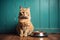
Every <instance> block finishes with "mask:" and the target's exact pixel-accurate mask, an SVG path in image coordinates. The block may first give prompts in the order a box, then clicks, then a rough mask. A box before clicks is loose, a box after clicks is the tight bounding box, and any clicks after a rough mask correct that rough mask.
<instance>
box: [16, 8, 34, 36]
mask: <svg viewBox="0 0 60 40" xmlns="http://www.w3.org/2000/svg"><path fill="white" fill-rule="evenodd" d="M33 30H34V26H33V25H32V22H31V15H30V8H23V7H20V11H19V16H18V26H17V31H18V34H19V35H20V37H22V36H28V35H31V33H32V32H33Z"/></svg>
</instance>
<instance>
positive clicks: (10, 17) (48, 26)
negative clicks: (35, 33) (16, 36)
mask: <svg viewBox="0 0 60 40" xmlns="http://www.w3.org/2000/svg"><path fill="white" fill-rule="evenodd" d="M59 4H60V0H0V33H12V32H15V31H16V29H15V28H16V26H17V23H18V14H19V6H20V5H21V6H23V7H30V9H31V17H32V18H31V21H32V23H33V25H34V27H35V30H40V31H44V32H48V33H51V32H53V33H55V32H60V31H59V30H60V5H59Z"/></svg>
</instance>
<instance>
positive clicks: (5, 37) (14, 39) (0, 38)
mask: <svg viewBox="0 0 60 40" xmlns="http://www.w3.org/2000/svg"><path fill="white" fill-rule="evenodd" d="M0 40H60V34H49V35H48V37H42V38H41V37H40V38H38V37H30V36H28V37H19V36H17V35H13V34H0Z"/></svg>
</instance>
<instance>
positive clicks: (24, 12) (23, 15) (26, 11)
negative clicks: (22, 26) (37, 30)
mask: <svg viewBox="0 0 60 40" xmlns="http://www.w3.org/2000/svg"><path fill="white" fill-rule="evenodd" d="M19 18H20V19H30V18H31V17H30V8H23V7H20V12H19Z"/></svg>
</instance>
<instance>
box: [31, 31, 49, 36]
mask: <svg viewBox="0 0 60 40" xmlns="http://www.w3.org/2000/svg"><path fill="white" fill-rule="evenodd" d="M31 36H33V37H47V36H48V35H47V33H46V32H39V31H35V32H33V33H32V35H31Z"/></svg>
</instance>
